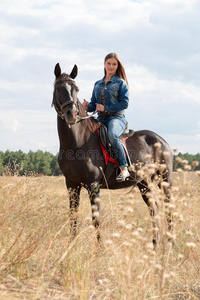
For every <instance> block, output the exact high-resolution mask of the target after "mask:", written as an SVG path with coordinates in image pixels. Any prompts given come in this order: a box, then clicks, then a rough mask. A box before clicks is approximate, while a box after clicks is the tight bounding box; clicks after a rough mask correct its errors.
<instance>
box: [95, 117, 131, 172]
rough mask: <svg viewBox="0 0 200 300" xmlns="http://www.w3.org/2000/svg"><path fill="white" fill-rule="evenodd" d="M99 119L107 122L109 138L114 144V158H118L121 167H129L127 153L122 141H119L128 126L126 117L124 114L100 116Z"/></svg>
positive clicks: (104, 122) (112, 144)
mask: <svg viewBox="0 0 200 300" xmlns="http://www.w3.org/2000/svg"><path fill="white" fill-rule="evenodd" d="M98 121H100V122H102V123H103V124H105V125H106V126H107V128H108V138H109V141H110V143H111V146H112V150H113V153H114V158H115V159H116V160H117V162H118V164H119V167H120V168H123V167H127V166H128V164H127V160H126V155H125V152H124V148H123V146H122V143H121V142H120V141H119V136H120V135H121V134H122V132H123V131H124V129H125V128H126V118H125V116H124V115H123V114H116V115H111V116H109V115H108V116H107V115H106V116H99V117H98Z"/></svg>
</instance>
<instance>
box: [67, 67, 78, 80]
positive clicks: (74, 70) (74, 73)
mask: <svg viewBox="0 0 200 300" xmlns="http://www.w3.org/2000/svg"><path fill="white" fill-rule="evenodd" d="M77 74H78V67H77V65H74V67H73V69H72V71H71V73H70V75H69V77H71V78H72V79H74V78H76V76H77Z"/></svg>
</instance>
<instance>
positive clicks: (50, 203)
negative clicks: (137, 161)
mask: <svg viewBox="0 0 200 300" xmlns="http://www.w3.org/2000/svg"><path fill="white" fill-rule="evenodd" d="M154 196H155V197H156V194H155V195H154ZM101 206H102V225H101V236H102V244H101V246H99V245H98V243H97V241H96V238H95V230H94V227H93V226H92V223H91V207H90V203H89V198H88V195H87V192H86V191H85V190H82V192H81V204H80V209H79V214H78V216H79V220H78V224H79V225H78V235H77V237H76V238H75V239H74V240H73V241H72V242H71V243H70V226H69V203H68V195H67V190H66V188H65V182H64V177H62V176H61V177H17V176H16V177H15V176H7V177H6V176H3V177H0V207H1V210H0V232H1V233H0V261H1V263H0V279H1V281H0V299H1V300H4V299H6V300H10V299H11V300H12V299H13V300H14V299H33V300H36V299H42V300H43V299H60V300H61V299H62V300H64V299H72V300H76V299H80V300H86V299H98V300H100V299H116V300H118V299H124V300H125V299H128V300H132V299H136V300H137V299H138V300H141V299H159V300H160V299H200V247H199V246H200V176H199V175H198V173H197V172H181V173H175V174H173V192H172V201H171V204H170V205H168V208H170V209H172V211H173V223H174V228H173V232H171V233H170V232H168V231H167V227H166V223H165V218H164V215H165V209H166V207H164V206H163V205H161V206H160V212H159V214H158V217H157V220H158V221H159V224H160V226H159V227H160V229H159V232H160V235H159V237H160V238H159V242H158V246H157V249H156V251H155V250H154V249H153V247H152V243H151V240H152V224H151V220H150V217H149V211H148V208H147V206H146V205H145V203H144V202H143V200H142V197H141V195H140V194H139V192H138V191H137V190H136V189H134V190H133V191H132V192H131V193H130V189H127V190H118V191H110V190H103V191H101ZM169 237H170V238H171V239H172V240H173V241H174V244H172V243H169V242H168V238H169Z"/></svg>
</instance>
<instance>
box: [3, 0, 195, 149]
mask: <svg viewBox="0 0 200 300" xmlns="http://www.w3.org/2000/svg"><path fill="white" fill-rule="evenodd" d="M199 32H200V1H199V0H146V1H145V0H123V1H122V0H95V1H94V0H20V1H16V0H1V2H0V66H1V68H0V135H1V145H0V151H6V150H7V149H9V150H13V151H17V150H19V149H21V150H22V151H24V152H28V151H29V150H33V151H37V150H38V149H40V150H43V151H49V152H51V153H53V154H56V153H57V151H58V136H57V128H56V112H55V111H54V108H51V101H52V92H53V82H54V73H53V71H54V66H55V64H56V63H57V62H59V63H60V65H61V68H62V71H63V72H66V73H70V71H71V69H72V68H73V66H74V64H77V65H78V69H79V74H78V76H77V78H76V83H77V85H78V86H79V89H80V92H79V99H80V100H81V101H82V100H83V99H84V98H85V99H87V100H90V97H91V94H92V89H93V85H94V82H95V81H96V80H98V79H100V78H102V77H103V61H104V57H105V56H106V54H108V53H110V52H116V53H117V54H118V55H119V57H120V59H121V61H122V63H123V65H124V67H125V69H126V73H127V77H128V81H129V85H130V105H129V108H128V110H127V112H126V116H127V120H128V122H129V127H130V128H132V129H134V130H140V129H150V130H152V131H155V132H156V133H158V134H159V135H161V136H162V137H163V138H164V139H166V140H167V141H168V143H169V144H170V146H171V147H172V148H173V147H177V148H178V150H179V151H181V152H183V153H185V152H189V153H193V154H195V153H197V152H200V39H199Z"/></svg>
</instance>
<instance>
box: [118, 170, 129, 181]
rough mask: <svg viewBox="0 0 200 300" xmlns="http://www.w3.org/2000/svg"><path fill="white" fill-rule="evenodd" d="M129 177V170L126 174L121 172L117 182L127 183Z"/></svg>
mask: <svg viewBox="0 0 200 300" xmlns="http://www.w3.org/2000/svg"><path fill="white" fill-rule="evenodd" d="M124 173H125V172H124ZM129 176H130V174H129V172H128V170H127V171H126V173H125V174H123V172H122V171H121V172H120V174H119V175H118V176H117V177H116V180H117V181H125V180H126V179H127V178H128V177H129Z"/></svg>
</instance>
